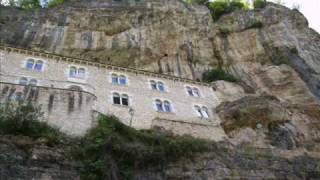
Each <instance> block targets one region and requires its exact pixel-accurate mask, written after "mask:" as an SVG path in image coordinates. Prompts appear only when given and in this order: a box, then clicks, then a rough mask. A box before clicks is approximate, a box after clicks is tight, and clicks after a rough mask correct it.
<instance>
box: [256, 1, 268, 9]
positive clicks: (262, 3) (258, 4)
mask: <svg viewBox="0 0 320 180" xmlns="http://www.w3.org/2000/svg"><path fill="white" fill-rule="evenodd" d="M266 5H267V1H266V0H254V1H253V7H254V8H256V9H257V8H264V7H265V6H266Z"/></svg>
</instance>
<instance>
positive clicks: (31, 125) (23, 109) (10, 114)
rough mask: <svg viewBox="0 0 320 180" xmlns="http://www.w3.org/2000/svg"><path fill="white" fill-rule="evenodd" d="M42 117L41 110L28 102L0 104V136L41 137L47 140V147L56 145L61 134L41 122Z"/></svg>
mask: <svg viewBox="0 0 320 180" xmlns="http://www.w3.org/2000/svg"><path fill="white" fill-rule="evenodd" d="M42 116H43V113H42V112H41V108H40V107H39V106H34V105H32V104H31V103H28V102H22V101H21V102H8V103H4V104H0V134H2V135H3V134H9V135H23V136H29V137H32V138H40V137H42V138H46V139H47V142H48V145H54V144H57V143H58V142H59V141H60V140H61V139H62V137H63V135H62V133H60V132H59V131H58V130H57V129H55V128H52V127H50V126H49V125H47V123H45V122H41V118H42Z"/></svg>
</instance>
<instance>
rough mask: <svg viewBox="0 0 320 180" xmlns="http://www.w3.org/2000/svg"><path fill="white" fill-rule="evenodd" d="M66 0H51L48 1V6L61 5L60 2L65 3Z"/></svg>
mask: <svg viewBox="0 0 320 180" xmlns="http://www.w3.org/2000/svg"><path fill="white" fill-rule="evenodd" d="M65 1H66V0H50V1H49V2H48V8H52V7H55V6H57V5H59V4H62V3H64V2H65Z"/></svg>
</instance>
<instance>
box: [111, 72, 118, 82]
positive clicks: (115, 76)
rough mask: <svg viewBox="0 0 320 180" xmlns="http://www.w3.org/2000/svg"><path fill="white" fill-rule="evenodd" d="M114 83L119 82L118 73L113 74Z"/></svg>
mask: <svg viewBox="0 0 320 180" xmlns="http://www.w3.org/2000/svg"><path fill="white" fill-rule="evenodd" d="M112 84H118V75H116V74H112Z"/></svg>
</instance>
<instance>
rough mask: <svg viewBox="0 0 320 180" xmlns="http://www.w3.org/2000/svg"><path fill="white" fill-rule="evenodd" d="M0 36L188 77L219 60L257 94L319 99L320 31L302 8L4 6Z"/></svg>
mask: <svg viewBox="0 0 320 180" xmlns="http://www.w3.org/2000/svg"><path fill="white" fill-rule="evenodd" d="M0 42H1V43H2V44H7V45H11V46H18V47H23V48H32V49H37V50H41V51H47V52H54V53H57V54H61V55H66V56H75V57H80V58H85V59H90V60H92V61H100V62H104V63H111V64H115V65H120V66H126V67H128V66H129V67H135V68H140V69H145V70H150V71H155V72H159V73H166V74H172V75H176V76H180V77H186V78H191V79H201V75H202V73H203V72H204V71H207V70H208V69H211V68H216V67H218V66H221V67H224V69H226V70H227V71H229V72H231V73H232V74H234V75H235V76H236V77H238V78H239V79H240V80H241V81H242V82H244V83H245V84H247V85H248V86H250V87H251V88H253V89H255V90H256V91H257V92H259V93H264V92H267V93H269V94H271V95H274V96H277V97H279V98H282V99H283V100H289V101H290V102H293V103H300V102H307V103H311V102H312V100H311V99H314V97H317V99H319V98H320V94H319V92H320V91H319V86H320V75H319V73H320V61H319V57H320V53H319V52H320V43H319V42H320V36H319V34H318V33H317V32H315V31H314V30H312V29H310V28H309V27H308V22H307V20H306V18H305V17H304V16H303V15H302V14H301V13H299V11H297V10H290V9H288V8H285V7H283V6H280V5H276V4H272V3H269V4H268V5H267V7H265V8H263V9H256V10H250V11H236V12H233V13H230V14H227V15H224V16H223V17H221V18H220V19H219V20H218V21H216V22H213V20H212V18H211V16H210V12H209V10H208V9H207V8H206V7H204V6H190V5H187V4H185V3H183V2H182V1H180V0H162V1H159V0H140V1H134V0H122V1H113V0H95V1H85V0H70V1H69V2H68V3H64V4H62V5H60V6H58V7H55V8H52V9H41V10H36V11H32V12H30V11H29V12H28V11H27V12H26V11H22V10H18V9H15V8H8V7H1V6H0ZM281 64H285V65H287V66H285V65H281ZM279 65H281V66H279ZM274 73H276V74H274ZM283 79H286V80H285V81H282V80H283ZM265 80H267V81H268V82H265ZM269 82H271V84H269ZM309 91H310V92H311V93H312V94H313V95H311V93H310V92H309Z"/></svg>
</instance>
